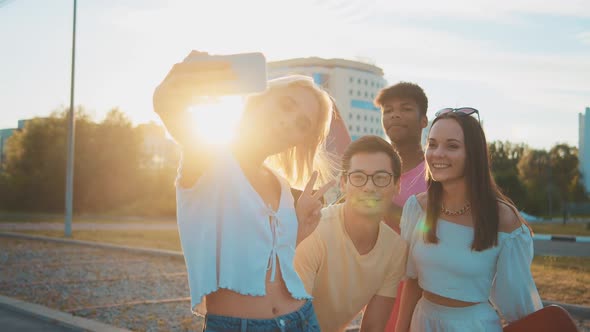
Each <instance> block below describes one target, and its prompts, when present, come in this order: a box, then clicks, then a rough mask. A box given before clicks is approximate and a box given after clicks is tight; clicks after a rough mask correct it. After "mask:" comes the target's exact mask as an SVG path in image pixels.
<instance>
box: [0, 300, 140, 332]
mask: <svg viewBox="0 0 590 332" xmlns="http://www.w3.org/2000/svg"><path fill="white" fill-rule="evenodd" d="M0 307H3V308H6V309H8V310H11V311H14V312H18V313H22V314H25V315H29V316H34V317H36V318H39V319H42V320H44V321H47V322H49V323H52V324H56V325H60V326H64V327H66V328H70V329H74V330H77V331H92V332H103V331H105V332H106V331H109V332H131V330H127V329H124V328H120V327H116V326H113V325H108V324H105V323H101V322H98V321H95V320H91V319H88V318H82V317H77V316H74V315H71V314H68V313H65V312H61V311H57V310H54V309H50V308H48V307H45V306H42V305H39V304H34V303H29V302H25V301H21V300H18V299H15V298H11V297H7V296H2V295H0Z"/></svg>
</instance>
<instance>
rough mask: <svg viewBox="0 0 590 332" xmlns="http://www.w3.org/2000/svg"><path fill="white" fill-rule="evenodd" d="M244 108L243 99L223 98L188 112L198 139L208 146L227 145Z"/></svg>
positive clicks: (212, 100) (210, 101) (234, 97)
mask: <svg viewBox="0 0 590 332" xmlns="http://www.w3.org/2000/svg"><path fill="white" fill-rule="evenodd" d="M243 108H244V98H243V97H240V96H224V97H219V98H215V99H210V100H208V101H207V102H205V103H201V104H199V105H196V106H192V107H191V108H190V109H189V111H190V112H191V114H192V121H193V124H194V128H195V130H196V133H197V135H198V137H199V139H202V140H203V142H205V143H206V144H209V145H217V146H224V145H228V144H229V143H230V142H231V140H232V138H233V137H234V135H235V131H236V128H237V125H238V122H239V120H240V116H241V114H242V111H243Z"/></svg>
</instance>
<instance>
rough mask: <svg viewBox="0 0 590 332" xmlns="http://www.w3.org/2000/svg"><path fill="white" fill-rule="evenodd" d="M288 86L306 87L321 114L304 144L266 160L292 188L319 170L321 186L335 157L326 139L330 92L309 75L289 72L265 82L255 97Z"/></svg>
mask: <svg viewBox="0 0 590 332" xmlns="http://www.w3.org/2000/svg"><path fill="white" fill-rule="evenodd" d="M290 87H302V88H306V89H309V90H310V91H311V92H312V93H313V94H314V95H315V96H316V98H317V100H318V103H319V106H320V107H319V109H320V113H319V115H318V121H317V125H316V126H315V132H313V133H311V134H310V135H309V136H308V137H309V138H308V139H307V140H306V141H305V142H304V143H303V144H300V145H297V146H294V147H292V148H290V149H288V150H286V151H283V152H280V153H278V154H275V155H272V156H270V157H268V158H267V160H266V163H267V164H268V165H269V166H270V167H272V168H273V169H276V170H279V171H281V172H282V173H283V175H284V176H285V177H286V178H287V180H288V181H289V183H290V184H291V186H293V187H295V188H303V187H304V186H305V184H306V182H307V180H308V179H309V178H310V177H311V174H312V173H313V171H314V170H317V171H318V173H319V174H318V175H319V176H318V181H317V182H316V183H317V184H320V185H321V184H323V183H326V182H328V181H330V180H331V179H332V178H333V177H334V174H333V173H334V161H333V160H334V159H333V158H332V157H331V156H330V155H329V154H328V152H327V151H326V138H327V137H328V133H329V132H330V124H331V122H332V113H333V104H332V99H331V98H330V95H329V94H328V93H327V92H326V91H324V90H323V89H322V88H320V87H319V86H317V85H316V84H315V83H314V81H313V79H312V78H311V77H309V76H303V75H289V76H284V77H280V78H276V79H273V80H270V81H268V88H267V89H266V91H265V92H263V93H262V94H260V95H256V96H254V98H257V97H261V96H264V95H268V94H272V93H275V92H276V91H278V90H283V89H288V88H290ZM251 98H252V97H249V98H248V99H251ZM249 101H250V100H248V101H247V103H248V102H249Z"/></svg>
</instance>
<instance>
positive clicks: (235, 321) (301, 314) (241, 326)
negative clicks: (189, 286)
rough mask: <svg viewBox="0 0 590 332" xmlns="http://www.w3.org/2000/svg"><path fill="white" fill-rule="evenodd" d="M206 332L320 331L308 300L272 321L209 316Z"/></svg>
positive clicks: (207, 316)
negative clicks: (296, 308)
mask: <svg viewBox="0 0 590 332" xmlns="http://www.w3.org/2000/svg"><path fill="white" fill-rule="evenodd" d="M203 331H204V332H229V331H240V332H246V331H248V332H259V331H260V332H271V331H273V332H274V331H277V332H278V331H280V332H315V331H320V325H319V323H318V319H317V317H316V315H315V311H314V310H313V305H312V304H311V301H310V300H308V301H307V302H305V304H304V305H303V306H302V307H301V308H299V309H298V310H297V311H293V312H291V313H288V314H286V315H282V316H278V317H275V318H271V319H248V318H236V317H228V316H218V315H210V314H207V315H206V316H205V325H204V326H203Z"/></svg>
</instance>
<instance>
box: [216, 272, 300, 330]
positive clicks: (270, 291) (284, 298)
mask: <svg viewBox="0 0 590 332" xmlns="http://www.w3.org/2000/svg"><path fill="white" fill-rule="evenodd" d="M269 280H270V271H268V272H267V274H266V295H264V296H249V295H242V294H238V293H236V292H234V291H231V290H228V289H219V290H217V291H216V292H214V293H211V294H209V295H207V313H209V314H212V315H221V316H230V317H239V318H251V319H270V318H274V317H277V316H281V315H285V314H288V313H291V312H293V311H296V310H297V309H299V308H301V306H303V304H304V303H305V300H297V299H294V298H293V297H292V296H291V293H289V291H288V290H287V286H286V285H285V282H284V281H283V278H282V276H281V270H280V266H279V264H278V262H277V270H276V276H275V281H274V282H271V281H269Z"/></svg>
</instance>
